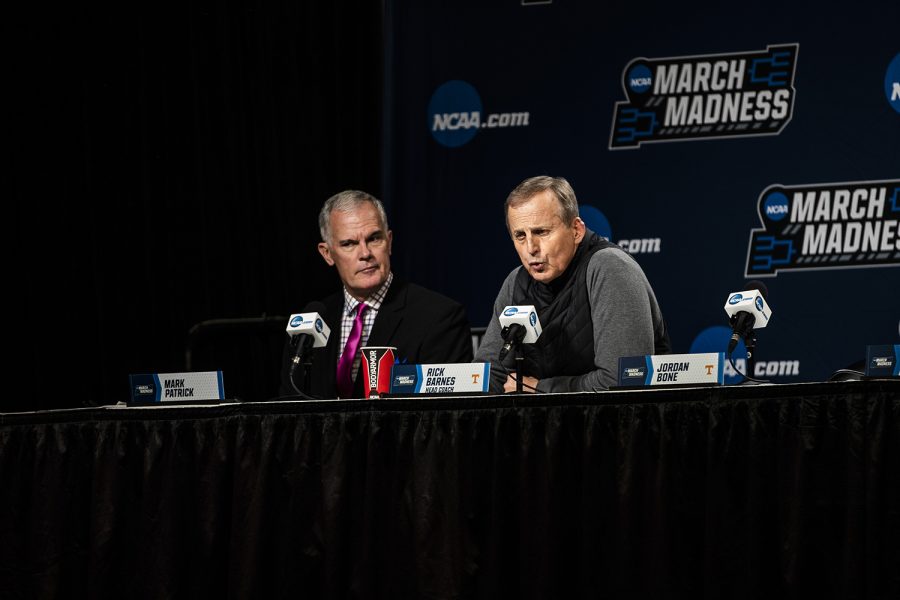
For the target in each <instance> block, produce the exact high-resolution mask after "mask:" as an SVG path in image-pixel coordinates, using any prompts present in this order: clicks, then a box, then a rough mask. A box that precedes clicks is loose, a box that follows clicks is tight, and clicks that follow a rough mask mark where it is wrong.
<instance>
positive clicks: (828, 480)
mask: <svg viewBox="0 0 900 600" xmlns="http://www.w3.org/2000/svg"><path fill="white" fill-rule="evenodd" d="M0 486H2V487H0V597H2V598H10V597H11V598H17V597H21V598H56V597H97V598H121V597H135V598H164V597H179V598H193V597H208V598H209V597H215V598H224V597H238V598H268V597H304V598H392V599H393V598H419V597H422V598H470V597H471V598H492V599H493V598H497V597H514V598H607V597H608V598H639V597H640V598H642V597H648V596H652V597H661V598H665V597H683V598H806V597H809V596H810V595H811V594H812V595H817V596H818V597H842V598H891V599H892V600H896V598H898V597H900V382H897V381H891V382H887V381H882V382H878V381H870V382H848V383H831V384H805V385H790V386H759V387H730V388H707V389H682V390H662V391H642V392H611V393H603V394H566V395H541V396H524V397H514V396H507V397H486V398H485V397H482V398H461V399H437V398H432V399H421V398H420V399H391V400H381V401H371V402H365V401H352V402H336V401H334V402H314V403H294V402H288V403H273V404H236V405H229V406H219V407H188V408H154V409H90V410H80V411H58V412H46V413H31V414H20V415H2V416H0Z"/></svg>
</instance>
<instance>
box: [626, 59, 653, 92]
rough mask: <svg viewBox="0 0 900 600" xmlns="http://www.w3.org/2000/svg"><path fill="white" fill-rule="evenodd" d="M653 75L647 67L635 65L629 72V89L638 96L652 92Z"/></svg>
mask: <svg viewBox="0 0 900 600" xmlns="http://www.w3.org/2000/svg"><path fill="white" fill-rule="evenodd" d="M652 84H653V75H652V73H651V72H650V68H649V67H648V66H647V65H635V66H633V67H632V68H631V70H630V71H628V89H630V90H631V91H632V92H635V93H637V94H643V93H644V92H647V91H649V90H650V86H651V85H652Z"/></svg>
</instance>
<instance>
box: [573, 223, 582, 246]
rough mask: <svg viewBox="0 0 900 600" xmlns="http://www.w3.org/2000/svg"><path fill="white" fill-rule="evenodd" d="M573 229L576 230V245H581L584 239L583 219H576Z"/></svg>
mask: <svg viewBox="0 0 900 600" xmlns="http://www.w3.org/2000/svg"><path fill="white" fill-rule="evenodd" d="M572 229H574V230H575V243H576V244H580V243H581V240H583V239H584V221H582V220H581V217H575V221H574V222H573V223H572Z"/></svg>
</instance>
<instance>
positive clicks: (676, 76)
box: [609, 44, 800, 150]
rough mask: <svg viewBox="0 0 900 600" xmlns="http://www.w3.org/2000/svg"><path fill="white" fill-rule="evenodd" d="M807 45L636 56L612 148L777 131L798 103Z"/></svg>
mask: <svg viewBox="0 0 900 600" xmlns="http://www.w3.org/2000/svg"><path fill="white" fill-rule="evenodd" d="M799 48H800V45H799V44H784V45H778V46H768V47H767V48H766V50H762V51H757V52H740V53H734V54H705V55H701V56H680V57H674V58H654V59H647V58H635V59H634V60H632V61H631V62H630V63H628V66H626V67H625V70H624V71H623V72H622V87H623V88H624V90H625V96H626V97H627V98H628V99H627V100H626V101H625V102H617V103H616V108H615V112H614V113H613V123H612V131H611V132H610V136H609V149H610V150H618V149H634V148H638V147H640V145H641V144H647V143H653V142H675V141H684V140H697V139H712V138H729V137H749V136H758V135H777V134H779V133H781V131H782V130H783V129H784V128H785V126H786V125H787V124H788V122H790V120H791V115H792V113H793V110H794V94H795V90H794V71H795V70H796V66H797V52H798V50H799Z"/></svg>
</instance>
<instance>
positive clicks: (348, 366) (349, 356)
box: [337, 302, 369, 398]
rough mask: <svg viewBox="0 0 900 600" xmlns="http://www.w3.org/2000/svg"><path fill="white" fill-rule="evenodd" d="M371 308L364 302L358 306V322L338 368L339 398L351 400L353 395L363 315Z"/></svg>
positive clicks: (354, 324)
mask: <svg viewBox="0 0 900 600" xmlns="http://www.w3.org/2000/svg"><path fill="white" fill-rule="evenodd" d="M367 308H369V307H368V305H366V304H365V303H364V302H360V303H359V305H358V306H357V313H356V320H355V321H353V327H352V328H351V329H350V337H348V338H347V345H346V346H344V353H343V354H341V359H340V360H339V361H338V366H337V390H338V397H340V398H349V397H351V396H352V395H353V359H354V358H356V353H357V352H359V341H360V340H361V339H362V330H363V315H364V314H365V312H366V309H367Z"/></svg>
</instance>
